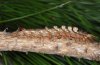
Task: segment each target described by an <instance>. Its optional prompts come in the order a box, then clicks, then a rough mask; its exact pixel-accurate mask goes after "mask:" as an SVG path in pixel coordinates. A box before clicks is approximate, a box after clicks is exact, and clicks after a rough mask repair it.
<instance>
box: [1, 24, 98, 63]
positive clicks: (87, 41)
mask: <svg viewBox="0 0 100 65" xmlns="http://www.w3.org/2000/svg"><path fill="white" fill-rule="evenodd" d="M77 30H78V28H76V27H73V28H72V27H68V28H67V29H66V28H65V26H62V28H57V27H56V26H54V28H52V29H48V28H45V29H36V30H22V31H15V32H13V33H4V32H0V51H20V52H37V53H46V54H57V55H65V56H71V57H77V58H85V59H89V60H97V61H100V44H99V43H100V42H97V41H95V39H94V36H93V35H91V34H87V33H85V32H81V31H80V32H77Z"/></svg>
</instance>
